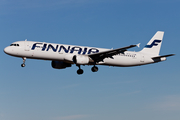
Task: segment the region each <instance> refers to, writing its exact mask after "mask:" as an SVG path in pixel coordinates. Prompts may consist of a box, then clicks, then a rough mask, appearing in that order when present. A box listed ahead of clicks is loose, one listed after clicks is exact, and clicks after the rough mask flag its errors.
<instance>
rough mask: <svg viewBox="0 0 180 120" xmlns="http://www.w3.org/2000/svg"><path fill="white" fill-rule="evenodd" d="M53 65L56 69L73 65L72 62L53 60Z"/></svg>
mask: <svg viewBox="0 0 180 120" xmlns="http://www.w3.org/2000/svg"><path fill="white" fill-rule="evenodd" d="M51 66H52V67H53V68H55V69H65V68H66V67H71V64H69V63H65V62H63V61H52V62H51Z"/></svg>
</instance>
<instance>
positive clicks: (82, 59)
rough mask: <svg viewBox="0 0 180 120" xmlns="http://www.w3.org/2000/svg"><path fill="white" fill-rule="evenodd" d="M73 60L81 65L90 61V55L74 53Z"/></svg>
mask: <svg viewBox="0 0 180 120" xmlns="http://www.w3.org/2000/svg"><path fill="white" fill-rule="evenodd" d="M72 60H73V62H74V63H75V64H80V65H83V64H88V63H89V57H88V56H85V55H74V56H73V58H72Z"/></svg>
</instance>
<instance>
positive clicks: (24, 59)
mask: <svg viewBox="0 0 180 120" xmlns="http://www.w3.org/2000/svg"><path fill="white" fill-rule="evenodd" d="M22 59H23V64H21V67H25V66H26V65H25V62H26V57H23V58H22Z"/></svg>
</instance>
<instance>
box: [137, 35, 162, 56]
mask: <svg viewBox="0 0 180 120" xmlns="http://www.w3.org/2000/svg"><path fill="white" fill-rule="evenodd" d="M163 36H164V32H163V31H157V32H156V34H155V35H154V36H153V37H152V38H151V40H150V41H149V42H148V44H147V45H146V46H145V47H144V48H143V49H142V50H141V51H140V52H142V53H147V54H150V55H151V56H158V55H159V52H160V48H161V44H162V39H163Z"/></svg>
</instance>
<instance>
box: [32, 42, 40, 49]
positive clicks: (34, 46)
mask: <svg viewBox="0 0 180 120" xmlns="http://www.w3.org/2000/svg"><path fill="white" fill-rule="evenodd" d="M37 44H41V45H42V43H35V44H33V46H32V48H31V50H34V49H35V48H36V47H37V48H40V46H37Z"/></svg>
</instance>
